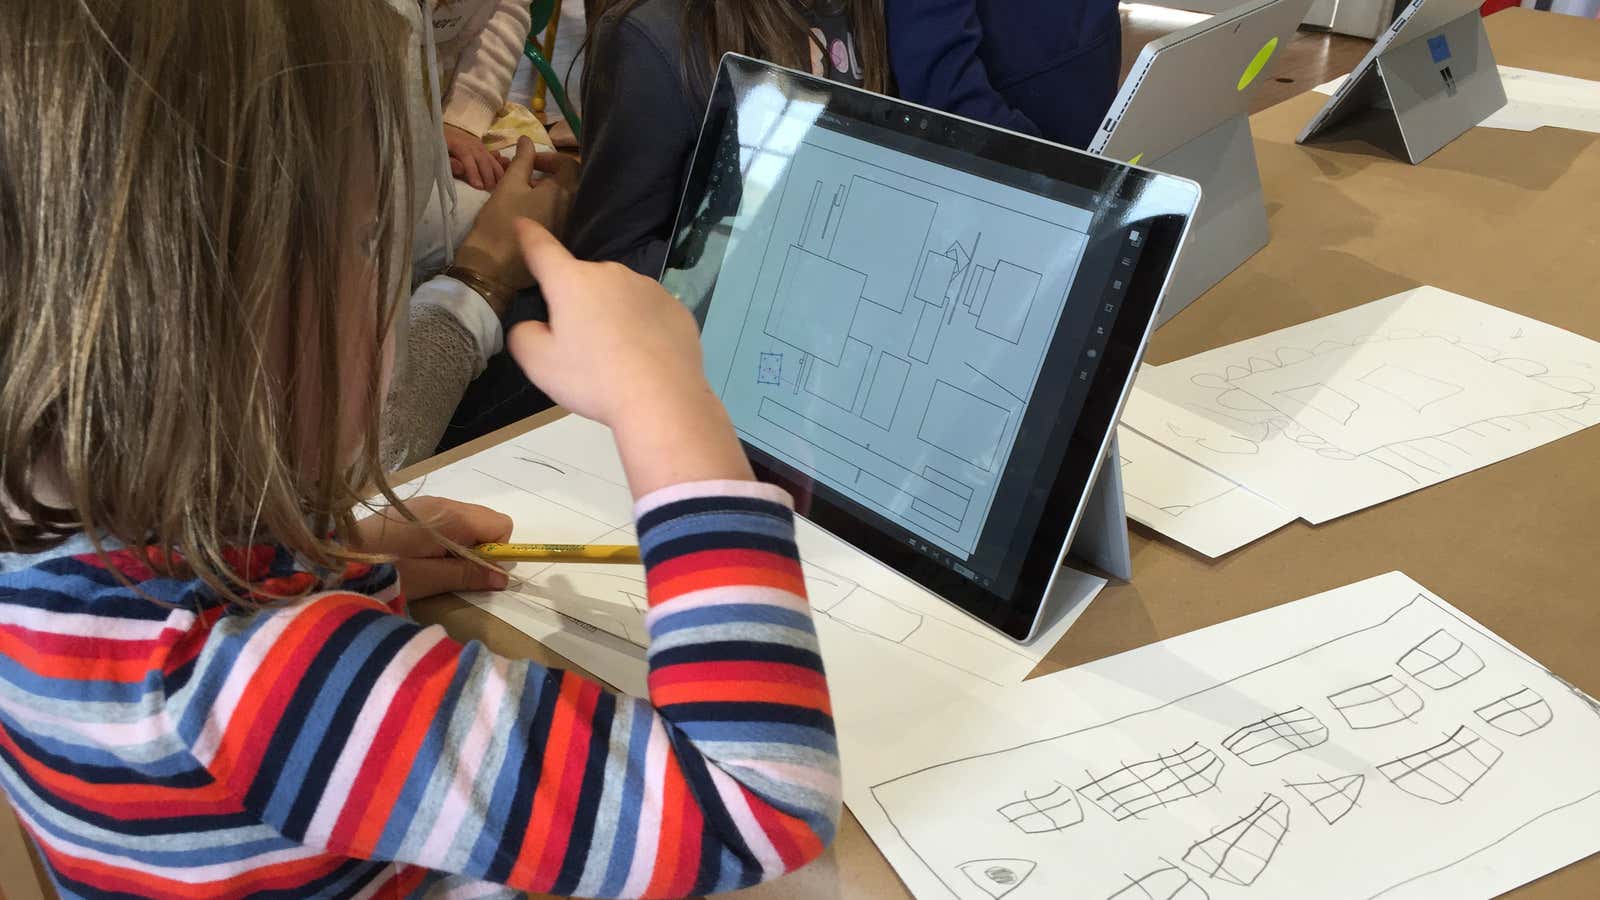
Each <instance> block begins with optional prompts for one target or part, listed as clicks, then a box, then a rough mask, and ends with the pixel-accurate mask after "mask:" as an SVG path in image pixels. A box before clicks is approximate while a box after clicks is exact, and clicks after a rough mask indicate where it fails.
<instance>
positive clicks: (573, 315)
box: [506, 221, 753, 496]
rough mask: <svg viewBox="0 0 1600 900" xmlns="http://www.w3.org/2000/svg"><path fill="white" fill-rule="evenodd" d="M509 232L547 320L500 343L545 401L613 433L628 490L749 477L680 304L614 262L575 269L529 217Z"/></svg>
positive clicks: (695, 334) (693, 329)
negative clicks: (513, 233) (515, 235)
mask: <svg viewBox="0 0 1600 900" xmlns="http://www.w3.org/2000/svg"><path fill="white" fill-rule="evenodd" d="M517 230H518V237H519V238H520V239H521V242H522V251H523V254H524V255H525V257H526V259H527V264H528V269H529V271H531V272H532V273H533V275H534V277H535V278H536V279H537V280H538V282H539V286H540V288H541V289H542V290H543V293H544V299H545V303H546V305H547V306H548V307H549V310H550V322H549V324H546V323H543V322H522V323H520V324H518V325H517V326H516V327H515V328H512V329H511V332H510V333H509V334H507V335H506V346H507V347H508V348H509V349H510V351H511V355H512V356H514V357H515V358H516V360H517V363H518V365H520V366H522V370H523V371H524V372H526V373H527V375H528V377H529V378H530V379H532V381H533V382H534V383H535V384H537V385H538V386H539V387H540V388H542V389H543V390H544V392H545V393H546V394H548V395H550V398H551V399H552V400H555V401H556V402H557V403H559V404H561V405H562V406H564V407H566V408H567V409H568V410H571V411H572V412H575V413H577V414H579V415H581V416H585V417H587V418H590V419H594V420H596V421H598V422H603V423H605V424H607V425H609V426H611V428H612V431H614V432H615V434H616V438H617V448H618V449H619V450H620V451H621V453H622V461H623V465H624V467H625V468H626V469H627V471H628V483H629V485H630V486H631V487H632V488H633V491H634V494H635V495H636V496H643V495H645V494H648V493H650V492H651V491H653V490H656V489H657V488H662V487H666V486H668V485H672V484H678V483H681V482H685V481H707V480H714V479H746V480H748V479H750V478H752V477H753V476H752V475H751V472H750V465H749V463H748V462H747V461H746V460H745V456H744V450H743V448H741V447H740V445H739V440H738V438H737V437H736V436H735V435H734V431H733V425H732V423H731V422H730V421H729V420H728V414H727V412H726V410H724V409H723V407H722V403H721V401H719V400H718V399H717V396H716V394H715V393H713V392H712V390H711V385H710V384H708V383H707V382H706V377H705V371H704V368H703V363H702V362H701V359H700V333H699V329H698V328H697V327H696V326H695V321H694V317H693V316H691V315H689V311H688V309H686V308H685V307H684V306H683V304H682V303H679V302H678V301H677V300H676V299H675V298H673V297H672V295H670V294H668V293H667V292H666V290H665V289H663V288H662V287H661V285H659V284H657V283H656V282H654V281H652V280H651V279H649V278H645V277H644V276H642V275H636V274H634V273H633V272H631V271H629V270H628V269H626V268H624V267H623V266H620V265H617V264H616V263H590V262H580V261H579V260H577V259H575V258H573V256H572V254H571V253H568V252H567V249H566V248H565V247H563V246H561V243H560V242H559V241H557V240H556V238H555V236H554V235H552V234H551V233H550V232H549V231H546V230H545V229H544V228H541V227H540V226H538V225H536V224H534V223H533V222H528V221H519V222H518V223H517Z"/></svg>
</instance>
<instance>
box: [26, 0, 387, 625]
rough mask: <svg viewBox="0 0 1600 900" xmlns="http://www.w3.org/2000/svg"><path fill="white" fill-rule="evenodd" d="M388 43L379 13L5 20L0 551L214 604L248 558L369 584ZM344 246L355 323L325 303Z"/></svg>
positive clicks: (126, 8) (30, 8)
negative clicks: (368, 272)
mask: <svg viewBox="0 0 1600 900" xmlns="http://www.w3.org/2000/svg"><path fill="white" fill-rule="evenodd" d="M408 40H409V29H408V27H407V25H406V23H405V22H404V20H403V18H402V17H401V16H399V15H398V14H397V13H395V12H394V11H393V10H391V9H389V8H387V7H386V6H385V5H384V4H383V3H381V2H378V0H337V2H331V3H303V2H291V0H260V2H250V3H235V2H223V3H219V2H216V0H163V2H161V3H128V2H126V0H48V2H38V3H33V2H29V3H5V4H4V5H3V12H0V501H4V502H0V550H10V551H16V552H36V551H40V550H44V549H48V548H50V547H52V546H55V545H57V544H59V543H60V542H61V541H62V540H63V539H65V538H66V537H67V536H69V535H72V534H74V533H76V532H79V531H83V532H87V533H88V534H89V535H90V537H91V538H92V539H94V540H95V541H96V542H97V546H99V545H100V544H99V542H100V540H102V539H105V538H110V539H115V540H118V541H121V542H124V543H127V544H131V545H145V544H148V545H153V546H158V547H161V548H165V549H169V550H172V551H176V552H177V553H178V554H179V555H181V557H182V558H183V559H184V561H185V563H186V568H187V570H188V571H190V572H193V573H194V574H196V575H198V576H199V577H201V578H203V579H205V580H206V581H207V582H208V583H209V584H211V585H213V586H214V587H219V588H221V587H225V586H226V587H229V588H234V589H237V588H240V587H242V585H241V583H240V582H239V580H238V578H237V577H236V576H235V575H234V574H233V572H232V571H231V569H230V567H229V566H228V565H227V563H226V557H225V550H226V549H227V548H228V547H230V546H233V545H236V544H238V543H241V542H247V541H252V540H271V541H275V542H277V543H280V544H282V545H285V546H287V547H288V548H289V549H290V550H292V551H293V552H295V553H296V554H297V555H298V556H299V557H300V558H301V559H302V560H304V561H305V562H307V563H308V564H312V565H314V566H318V567H326V568H328V569H332V568H333V567H334V566H336V565H337V564H338V563H341V562H343V561H347V560H349V559H355V558H363V557H360V556H359V555H358V554H355V553H354V552H352V551H349V550H347V549H345V548H344V546H343V544H342V543H341V542H340V541H339V540H337V537H338V536H339V535H341V534H347V533H348V529H349V527H350V525H351V524H352V512H353V509H354V507H355V506H356V505H358V504H359V503H360V502H361V497H362V495H363V494H364V492H365V489H364V487H363V486H364V485H372V484H379V485H382V484H383V481H382V475H381V466H379V465H378V462H377V458H378V455H377V446H378V417H379V415H380V413H381V406H382V398H381V396H380V393H379V392H380V384H379V382H380V379H379V378H378V377H377V375H378V373H379V372H380V371H381V370H382V367H383V343H384V339H385V336H386V335H387V334H388V331H389V328H390V325H391V322H392V320H393V317H394V311H395V308H396V306H397V303H398V302H399V300H400V299H401V298H402V297H403V296H404V287H405V285H406V284H407V282H408V279H409V271H410V265H409V263H410V260H409V256H410V254H409V252H408V251H409V248H410V244H411V241H410V227H411V222H410V213H409V210H410V208H411V204H410V198H409V196H407V190H408V188H407V185H408V183H409V180H410V179H409V174H408V172H407V165H408V161H407V152H406V151H407V139H406V135H407V134H408V133H409V132H408V126H407V122H406V118H405V103H404V99H403V95H402V94H401V91H403V90H404V86H405V85H406V84H407V79H408V73H407V72H406V71H405V67H404V65H405V64H404V48H405V47H406V46H407V41H408ZM374 170H375V173H374ZM357 176H359V177H357ZM355 184H361V185H370V188H369V187H363V188H361V189H360V190H359V191H357V189H356V188H354V187H352V185H355ZM358 194H359V195H358ZM374 208H375V213H374V216H373V219H372V220H368V219H364V221H363V223H362V224H363V226H368V225H370V230H367V229H366V228H363V229H362V230H363V231H365V235H364V236H363V237H353V236H352V231H353V229H352V228H351V227H349V226H350V223H351V222H352V216H355V215H360V216H363V217H365V215H366V213H368V212H373V211H374ZM374 220H375V221H374ZM358 242H366V243H369V244H370V247H369V250H368V253H367V256H369V257H370V258H371V260H372V264H373V269H372V272H373V274H375V279H376V283H377V289H376V299H375V301H368V300H366V299H365V298H360V297H348V296H341V293H344V292H343V291H341V288H343V287H346V286H347V285H346V283H347V281H348V280H349V279H348V278H347V277H346V274H345V273H346V272H347V271H348V268H349V265H350V260H351V259H352V258H354V257H356V256H357V255H358V254H360V253H361V250H360V248H358V247H357V246H356V244H357V243H358ZM354 303H371V304H372V307H371V308H370V309H366V308H362V307H351V306H350V304H354ZM352 308H357V309H360V311H361V314H360V315H359V316H357V317H355V318H356V320H358V321H359V322H360V323H361V324H360V325H359V326H357V327H352V326H350V324H349V322H350V320H351V317H350V316H349V315H348V313H349V310H350V309H352ZM342 321H343V322H344V324H343V325H341V322H342ZM351 373H355V374H354V375H352V374H351ZM342 375H343V376H345V377H349V378H353V379H354V380H355V381H356V384H353V385H350V386H346V385H345V383H344V381H342V380H341V376H342ZM307 397H309V398H313V402H310V403H306V402H303V401H304V399H305V398H307ZM352 421H353V422H354V424H353V425H351V427H350V428H349V429H348V430H347V429H346V428H345V427H343V426H344V425H345V424H346V423H350V422H352ZM356 425H359V428H356V427H355V426H356ZM350 431H357V432H358V433H359V435H360V438H359V441H360V446H359V447H351V446H350V439H349V433H350ZM341 436H344V439H343V440H341ZM352 453H354V454H355V455H356V456H358V457H359V460H358V461H357V462H355V463H354V464H353V465H352V464H351V454H352ZM41 485H47V486H48V488H49V490H48V491H44V490H42V489H41ZM382 491H383V493H385V495H387V496H389V497H391V499H392V496H393V495H392V492H391V491H389V490H388V488H387V487H383V488H382ZM231 592H233V593H237V591H236V590H235V591H231Z"/></svg>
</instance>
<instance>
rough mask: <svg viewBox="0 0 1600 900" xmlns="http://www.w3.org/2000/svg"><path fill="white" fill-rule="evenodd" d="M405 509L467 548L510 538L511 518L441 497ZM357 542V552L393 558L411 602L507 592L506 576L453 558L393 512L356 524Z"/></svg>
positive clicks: (413, 502)
mask: <svg viewBox="0 0 1600 900" xmlns="http://www.w3.org/2000/svg"><path fill="white" fill-rule="evenodd" d="M406 506H407V507H409V508H410V509H411V511H412V512H413V513H415V514H416V516H417V518H418V519H419V520H420V521H422V522H426V523H427V524H429V525H431V526H432V527H433V528H434V529H435V530H437V531H438V532H439V534H441V535H443V536H445V537H447V538H449V539H450V540H452V541H455V542H456V543H458V544H461V545H462V546H464V547H468V548H471V547H474V546H476V545H478V544H487V543H503V542H505V541H508V540H510V539H511V519H510V518H508V517H506V516H504V515H501V514H500V513H497V512H495V511H494V510H492V509H489V508H487V507H483V506H476V505H474V504H471V503H461V502H458V501H455V500H445V499H442V498H439V497H418V498H417V499H415V500H411V501H408V502H407V503H406ZM354 543H355V545H356V549H358V550H362V551H364V552H367V553H382V554H385V555H388V556H393V557H394V558H395V564H394V565H395V568H396V569H397V570H398V571H399V573H400V589H401V590H402V591H404V592H405V595H406V598H407V599H409V600H421V599H422V598H424V597H432V596H435V595H437V594H448V593H451V592H453V591H498V590H504V589H505V586H506V583H507V578H506V574H505V573H504V572H501V571H498V570H497V569H494V568H493V567H486V566H483V565H480V564H478V563H475V562H473V561H471V560H465V559H461V558H460V557H457V556H453V555H451V553H450V552H449V551H448V550H446V549H445V548H444V547H443V546H441V545H440V544H439V542H438V541H437V540H435V539H434V537H433V535H432V534H430V533H429V532H428V530H427V529H426V528H419V527H417V526H416V525H413V524H411V523H410V522H408V521H406V520H405V518H404V517H403V516H401V515H400V514H399V513H397V512H394V511H393V510H385V511H384V512H381V513H379V514H377V515H375V516H371V517H369V518H365V519H362V520H361V521H359V522H357V523H356V533H355V540H354Z"/></svg>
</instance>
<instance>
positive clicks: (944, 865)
mask: <svg viewBox="0 0 1600 900" xmlns="http://www.w3.org/2000/svg"><path fill="white" fill-rule="evenodd" d="M856 738H857V740H856V743H857V745H858V747H859V748H860V750H859V752H858V753H857V754H856V755H855V757H854V758H853V759H852V760H851V762H852V763H853V764H854V766H855V770H854V772H853V774H854V775H855V776H856V777H855V778H854V779H852V780H850V781H848V782H847V802H848V803H849V805H850V808H851V811H852V812H854V813H855V814H856V816H857V818H858V819H860V820H861V822H862V824H863V825H864V826H865V827H866V829H867V831H868V833H869V834H871V836H872V837H873V839H874V840H875V841H876V842H877V844H878V846H879V847H880V848H881V849H882V850H883V851H884V853H885V855H887V856H888V858H889V859H890V861H891V862H892V863H893V864H894V865H895V868H896V869H897V871H898V872H899V873H900V875H901V877H902V878H903V879H904V880H905V882H906V884H907V885H909V886H910V888H911V890H912V892H913V893H914V894H915V895H916V896H918V897H921V898H951V897H954V898H959V900H998V898H1001V897H1005V898H1008V900H1034V898H1038V900H1045V898H1051V900H1054V898H1061V897H1085V898H1109V897H1117V898H1130V900H1131V898H1144V897H1150V896H1154V897H1174V898H1185V900H1196V898H1209V900H1224V898H1229V897H1241V898H1242V897H1249V896H1255V897H1295V898H1302V900H1309V898H1320V897H1326V898H1340V900H1345V898H1355V897H1380V896H1381V897H1388V898H1399V897H1413V898H1453V900H1455V898H1476V897H1490V896H1493V895H1495V894H1498V893H1501V892H1503V891H1506V890H1510V889H1511V888H1513V887H1515V886H1517V885H1519V884H1523V883H1525V882H1527V881H1529V880H1532V879H1534V878H1537V877H1539V876H1541V875H1544V874H1546V873H1548V872H1551V871H1554V870H1555V869H1558V868H1560V867H1561V866H1564V865H1567V864H1569V863H1571V862H1574V861H1576V860H1578V859H1581V858H1583V857H1584V856H1587V855H1589V854H1590V853H1593V852H1595V851H1596V850H1600V766H1596V765H1595V748H1596V747H1600V704H1597V703H1596V701H1594V700H1593V699H1592V698H1589V697H1588V696H1586V695H1584V694H1582V693H1581V692H1579V691H1577V690H1576V689H1575V688H1572V687H1571V686H1570V685H1568V684H1567V683H1565V682H1563V681H1561V680H1560V679H1559V678H1557V677H1555V676H1554V675H1552V674H1551V673H1549V672H1548V671H1546V670H1545V669H1544V668H1543V667H1541V666H1540V665H1539V664H1538V663H1537V662H1535V661H1533V660H1532V659H1530V658H1529V657H1527V656H1525V655H1524V654H1522V653H1521V652H1519V651H1518V650H1516V649H1515V648H1514V647H1512V646H1511V645H1509V644H1507V643H1505V642H1504V641H1502V640H1500V639H1499V638H1498V637H1496V636H1495V635H1494V634H1492V633H1491V632H1489V631H1488V630H1487V629H1485V628H1484V627H1483V626H1481V625H1479V624H1478V623H1476V622H1474V621H1473V620H1472V619H1470V618H1469V617H1467V616H1466V615H1465V614H1463V613H1462V612H1460V611H1459V610H1457V609H1455V608H1454V607H1452V606H1450V605H1449V604H1448V603H1446V602H1445V601H1443V600H1441V599H1440V598H1438V597H1436V596H1434V595H1433V594H1430V593H1429V592H1428V591H1427V590H1426V589H1424V588H1423V587H1421V586H1420V585H1418V584H1417V583H1416V582H1414V581H1412V580H1411V579H1409V578H1407V577H1406V576H1404V575H1402V574H1400V573H1390V574H1387V575H1382V576H1379V577H1377V578H1373V579H1369V580H1367V581H1363V582H1360V583H1358V584H1354V585H1350V586H1348V587H1344V588H1340V589H1337V590H1334V591H1329V592H1327V593H1325V594H1321V595H1318V596H1315V597H1311V598H1308V599H1305V600H1301V601H1298V602H1294V603H1289V604H1285V605H1283V606H1279V607H1276V608H1274V609H1270V610H1267V611H1265V612H1262V613H1258V614H1256V615H1252V616H1247V617H1245V618H1242V619H1237V620H1235V621H1232V622H1227V623H1224V624H1221V625H1217V626H1214V627H1212V628H1208V629H1205V630H1202V631H1199V632H1195V633H1193V634H1189V635H1185V636H1182V637H1179V638H1174V639H1172V640H1169V641H1164V642H1162V643H1159V644H1154V645H1151V646H1149V647H1144V648H1141V649H1138V650H1134V651H1131V652H1129V653H1125V654H1122V655H1119V656H1115V657H1111V658H1109V659H1105V660H1101V661H1099V662H1095V663H1090V664H1088V665H1085V666H1081V667H1079V668H1076V669H1072V670H1069V671H1066V672H1061V673H1057V674H1055V675H1050V676H1045V677H1043V678H1037V679H1034V680H1032V681H1029V682H1027V683H1025V684H1023V685H1019V686H1017V687H1013V688H1009V689H1007V690H1006V691H1005V692H1004V699H1003V701H1002V702H995V701H994V700H993V699H990V700H989V701H988V702H985V703H981V704H962V705H953V706H950V707H947V708H945V709H943V710H940V711H938V712H937V713H934V714H932V715H930V714H928V713H927V712H926V711H918V713H917V714H916V715H915V716H888V717H885V718H883V719H881V720H880V721H879V722H877V723H876V724H875V727H874V731H873V733H872V734H870V735H867V734H858V735H857V736H856Z"/></svg>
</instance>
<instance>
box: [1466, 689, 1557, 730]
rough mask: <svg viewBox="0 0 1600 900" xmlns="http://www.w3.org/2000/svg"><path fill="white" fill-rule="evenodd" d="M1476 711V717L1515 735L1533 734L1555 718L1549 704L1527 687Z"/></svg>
mask: <svg viewBox="0 0 1600 900" xmlns="http://www.w3.org/2000/svg"><path fill="white" fill-rule="evenodd" d="M1477 713H1478V718H1480V719H1482V720H1484V721H1485V722H1488V723H1489V724H1490V725H1493V726H1494V727H1496V728H1498V729H1500V730H1501V731H1504V732H1505V733H1506V734H1514V735H1516V736H1517V737H1524V736H1526V735H1530V734H1533V733H1534V732H1535V731H1538V730H1539V729H1541V728H1543V727H1545V726H1546V725H1549V724H1550V720H1551V719H1553V718H1555V714H1554V713H1552V712H1551V711H1550V704H1548V703H1546V702H1544V698H1543V697H1541V696H1539V695H1538V694H1536V693H1534V692H1533V691H1532V690H1531V689H1529V688H1523V689H1522V690H1520V691H1517V692H1516V693H1514V694H1508V695H1506V696H1504V697H1501V698H1500V699H1499V700H1496V701H1494V702H1493V703H1489V704H1486V705H1484V706H1480V707H1478V709H1477Z"/></svg>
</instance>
